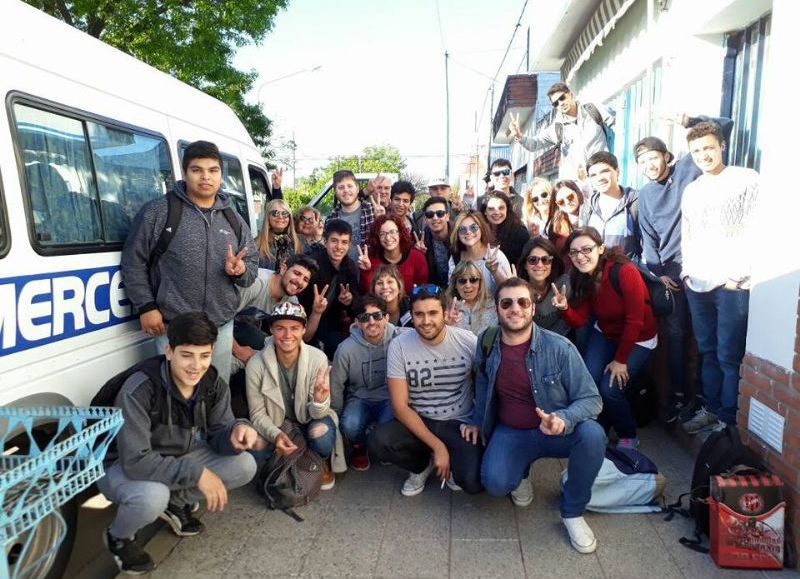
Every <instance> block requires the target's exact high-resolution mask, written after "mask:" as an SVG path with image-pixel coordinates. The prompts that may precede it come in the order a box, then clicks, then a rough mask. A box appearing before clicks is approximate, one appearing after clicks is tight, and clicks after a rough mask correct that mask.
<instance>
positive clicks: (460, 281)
mask: <svg viewBox="0 0 800 579" xmlns="http://www.w3.org/2000/svg"><path fill="white" fill-rule="evenodd" d="M479 281H481V280H480V278H478V277H460V278H458V279H457V280H456V283H457V284H458V285H466V283H467V282H469V283H471V284H473V285H474V284H476V283H478V282H479Z"/></svg>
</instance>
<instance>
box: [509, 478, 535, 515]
mask: <svg viewBox="0 0 800 579" xmlns="http://www.w3.org/2000/svg"><path fill="white" fill-rule="evenodd" d="M511 502H512V503H514V504H515V505H517V506H518V507H527V506H528V505H529V504H531V503H532V502H533V485H532V484H531V479H530V477H527V476H526V477H525V478H524V479H522V480H521V481H520V483H519V485H518V486H517V488H515V489H514V490H513V491H511Z"/></svg>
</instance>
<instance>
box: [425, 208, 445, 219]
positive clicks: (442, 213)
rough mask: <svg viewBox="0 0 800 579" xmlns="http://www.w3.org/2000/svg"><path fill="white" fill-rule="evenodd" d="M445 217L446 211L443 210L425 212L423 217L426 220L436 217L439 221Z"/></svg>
mask: <svg viewBox="0 0 800 579" xmlns="http://www.w3.org/2000/svg"><path fill="white" fill-rule="evenodd" d="M445 215H447V211H445V210H444V209H437V210H436V211H426V212H425V217H427V218H428V219H433V218H434V217H438V218H439V219H441V218H442V217H444V216H445Z"/></svg>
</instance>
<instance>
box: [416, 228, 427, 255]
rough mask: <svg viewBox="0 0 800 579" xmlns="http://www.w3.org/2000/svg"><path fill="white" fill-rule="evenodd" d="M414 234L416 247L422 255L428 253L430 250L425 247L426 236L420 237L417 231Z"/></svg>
mask: <svg viewBox="0 0 800 579" xmlns="http://www.w3.org/2000/svg"><path fill="white" fill-rule="evenodd" d="M413 233H414V247H415V248H416V249H418V250H420V251H421V252H422V253H427V252H428V248H427V247H426V246H425V235H424V234H423V235H420V234H419V233H417V232H416V231H414V232H413Z"/></svg>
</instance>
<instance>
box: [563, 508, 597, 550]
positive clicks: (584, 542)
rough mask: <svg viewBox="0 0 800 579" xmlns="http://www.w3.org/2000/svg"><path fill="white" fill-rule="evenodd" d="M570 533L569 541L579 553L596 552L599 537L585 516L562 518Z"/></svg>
mask: <svg viewBox="0 0 800 579" xmlns="http://www.w3.org/2000/svg"><path fill="white" fill-rule="evenodd" d="M561 520H562V521H563V522H564V526H565V527H566V528H567V533H569V542H570V543H572V546H573V547H574V548H575V550H576V551H577V552H578V553H594V550H595V549H597V539H595V537H594V533H592V530H591V529H590V528H589V525H588V524H587V523H586V521H585V520H584V518H583V517H571V518H569V519H565V518H563V517H562V518H561Z"/></svg>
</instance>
